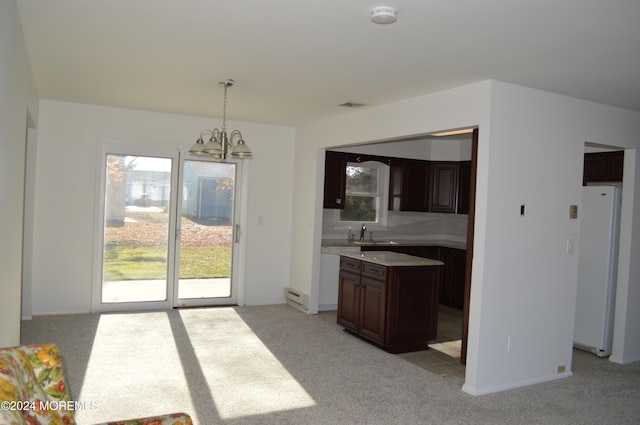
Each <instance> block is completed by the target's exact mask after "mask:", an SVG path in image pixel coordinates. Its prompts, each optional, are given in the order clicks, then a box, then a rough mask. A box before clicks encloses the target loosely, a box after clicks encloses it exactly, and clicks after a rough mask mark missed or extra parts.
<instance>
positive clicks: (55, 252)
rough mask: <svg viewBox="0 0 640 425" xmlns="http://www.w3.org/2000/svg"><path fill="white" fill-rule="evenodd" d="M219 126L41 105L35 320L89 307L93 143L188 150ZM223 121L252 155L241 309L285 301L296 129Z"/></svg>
mask: <svg viewBox="0 0 640 425" xmlns="http://www.w3.org/2000/svg"><path fill="white" fill-rule="evenodd" d="M220 124H221V123H220V120H218V119H210V118H202V117H190V116H181V115H171V114H161V113H153V112H146V111H139V110H129V109H120V108H109V107H101V106H95V105H84V104H77V103H67V102H58V101H51V100H42V101H41V102H40V120H39V131H38V136H39V140H38V158H37V181H36V197H35V203H36V211H35V215H34V216H35V229H34V233H35V252H34V258H33V264H34V270H33V314H34V315H38V314H59V313H84V312H88V311H90V308H91V287H92V286H91V284H92V270H93V260H94V257H93V252H92V246H93V235H94V226H96V223H95V222H94V208H95V206H96V198H95V197H96V196H97V194H95V193H94V189H95V187H96V179H97V177H98V176H97V171H96V170H97V165H96V155H97V154H96V149H97V142H98V140H99V139H117V140H123V141H144V142H152V143H158V144H163V145H172V146H186V147H189V146H191V144H193V142H194V141H195V139H196V138H197V136H198V135H199V134H200V131H202V130H204V129H205V128H212V127H216V126H217V127H219V126H220ZM227 124H228V125H229V127H230V128H237V129H240V130H241V131H242V133H243V136H244V138H245V140H246V141H247V144H248V145H249V146H250V148H251V149H252V151H253V153H254V157H255V158H254V159H253V160H251V161H248V162H246V163H245V164H246V166H247V167H248V175H249V182H248V194H247V195H248V204H247V208H246V213H247V221H248V228H247V229H245V237H246V238H247V248H246V263H247V265H248V266H247V267H246V269H245V270H244V276H245V303H246V304H273V303H283V302H284V297H283V288H284V287H285V286H287V285H288V281H289V269H288V267H289V265H288V264H289V263H288V261H289V255H290V245H289V240H290V232H291V228H290V225H289V223H290V222H291V213H292V182H291V169H292V168H293V153H292V150H293V144H294V137H295V130H294V129H293V128H290V127H283V126H273V125H263V124H255V123H246V122H228V123H227ZM274 164H277V166H274ZM260 223H262V224H260Z"/></svg>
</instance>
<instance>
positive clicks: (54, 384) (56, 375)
mask: <svg viewBox="0 0 640 425" xmlns="http://www.w3.org/2000/svg"><path fill="white" fill-rule="evenodd" d="M74 406H75V403H74V402H73V401H72V400H71V397H70V396H69V390H68V389H67V384H66V382H65V379H64V375H63V373H62V361H61V357H60V351H59V349H58V347H57V346H55V345H53V344H39V345H23V346H20V347H14V348H2V349H0V425H23V424H24V425H45V424H52V425H69V424H75V423H76V421H75V419H74V414H73V408H74ZM191 424H192V422H191V418H190V417H189V415H187V414H185V413H175V414H169V415H164V416H158V417H149V418H140V419H129V420H124V421H116V422H108V423H105V424H102V425H191Z"/></svg>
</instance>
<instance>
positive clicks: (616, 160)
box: [607, 151, 624, 182]
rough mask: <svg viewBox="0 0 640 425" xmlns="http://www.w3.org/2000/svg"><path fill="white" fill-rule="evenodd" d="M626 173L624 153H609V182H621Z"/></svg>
mask: <svg viewBox="0 0 640 425" xmlns="http://www.w3.org/2000/svg"><path fill="white" fill-rule="evenodd" d="M623 171H624V151H616V152H607V181H610V182H621V181H622V174H623Z"/></svg>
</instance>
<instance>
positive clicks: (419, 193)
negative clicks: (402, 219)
mask: <svg viewBox="0 0 640 425" xmlns="http://www.w3.org/2000/svg"><path fill="white" fill-rule="evenodd" d="M429 181H430V172H429V161H421V160H416V159H405V160H404V161H403V165H402V189H401V190H402V193H401V197H400V210H401V211H429V202H430V199H429V190H430V187H429Z"/></svg>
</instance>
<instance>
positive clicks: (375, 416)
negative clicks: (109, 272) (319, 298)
mask: <svg viewBox="0 0 640 425" xmlns="http://www.w3.org/2000/svg"><path fill="white" fill-rule="evenodd" d="M40 342H53V343H55V344H57V345H59V346H60V348H61V350H62V354H63V362H64V367H65V370H66V375H67V377H68V384H69V386H70V388H71V393H72V396H73V397H74V399H75V400H78V401H84V402H95V403H94V405H96V406H97V409H89V408H87V409H83V410H80V411H78V412H77V419H78V422H79V423H80V424H90V423H97V422H101V421H107V420H116V419H125V418H130V417H139V416H146V415H153V414H160V413H167V412H172V411H186V412H188V413H190V414H191V415H192V417H193V418H194V421H195V423H199V424H203V425H204V424H636V423H638V418H640V364H638V363H636V364H632V365H627V366H620V365H615V364H613V363H610V362H607V361H602V359H592V358H591V357H594V358H595V356H591V357H588V356H586V355H585V357H580V359H579V361H576V362H575V364H574V368H573V369H574V370H573V372H574V376H573V377H571V378H567V379H562V380H558V381H553V382H549V383H544V384H539V385H534V386H530V387H526V388H520V389H516V390H511V391H505V392H502V393H498V394H490V395H486V396H481V397H473V396H471V395H468V394H466V393H463V392H462V391H461V390H460V383H459V381H457V380H452V379H447V378H443V377H440V376H437V375H434V374H432V373H430V372H428V371H426V370H424V369H421V368H420V367H418V366H416V365H414V364H412V363H410V362H408V361H405V360H403V359H402V358H401V357H399V356H395V355H392V354H388V353H386V352H384V351H382V350H379V349H377V348H375V347H373V346H371V345H369V344H367V343H365V342H363V341H360V340H359V339H357V338H355V337H353V336H351V335H349V334H347V333H345V332H344V331H342V329H341V328H340V327H338V326H337V325H335V324H332V323H328V322H327V321H326V320H323V319H321V318H319V317H318V316H308V315H305V314H302V313H300V312H298V311H297V310H295V309H293V308H291V307H289V306H286V305H277V306H260V307H225V308H203V309H189V310H172V311H168V312H144V313H127V314H103V315H94V314H84V315H65V316H43V317H36V318H34V319H33V320H31V321H25V322H23V327H22V343H24V344H27V343H40ZM87 404H88V405H89V406H91V403H87Z"/></svg>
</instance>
